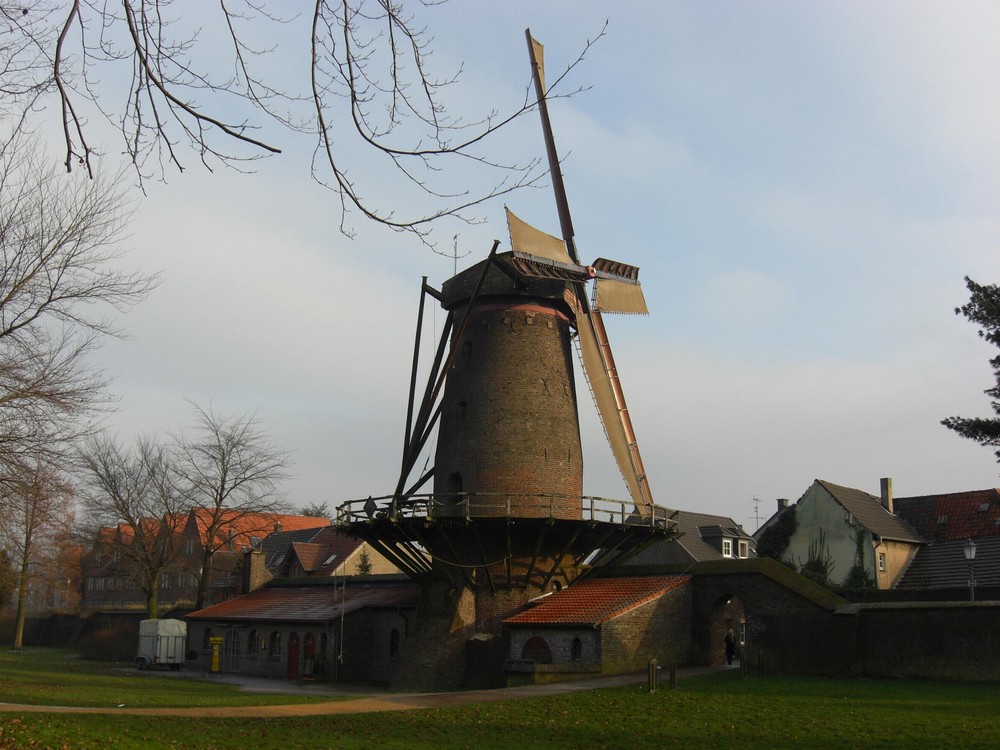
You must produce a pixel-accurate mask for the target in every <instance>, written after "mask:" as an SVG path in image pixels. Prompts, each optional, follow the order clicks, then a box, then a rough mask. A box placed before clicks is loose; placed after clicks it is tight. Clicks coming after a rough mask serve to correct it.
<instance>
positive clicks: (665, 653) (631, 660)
mask: <svg viewBox="0 0 1000 750" xmlns="http://www.w3.org/2000/svg"><path fill="white" fill-rule="evenodd" d="M692 591H693V587H692V586H691V585H690V584H687V585H685V586H682V587H681V588H679V589H675V590H674V591H671V592H668V593H667V594H665V595H664V596H661V597H660V598H659V599H656V600H654V601H652V602H648V603H647V604H644V605H642V606H641V607H637V608H636V609H634V610H632V611H631V612H627V613H625V614H623V615H620V616H619V617H616V618H614V619H613V620H610V621H608V622H606V623H604V625H602V626H601V666H602V671H603V672H605V673H606V674H618V673H624V672H639V671H642V670H644V669H645V668H646V666H647V664H648V662H649V660H650V659H656V660H657V661H658V662H659V663H660V664H669V663H670V662H677V663H679V664H686V663H687V662H688V661H690V654H691V628H690V622H691V607H692V601H693V597H692Z"/></svg>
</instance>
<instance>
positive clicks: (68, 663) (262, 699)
mask: <svg viewBox="0 0 1000 750" xmlns="http://www.w3.org/2000/svg"><path fill="white" fill-rule="evenodd" d="M329 700H332V698H331V697H330V696H313V695H308V694H303V693H296V694H289V695H281V694H270V693H241V692H239V690H238V689H237V688H236V687H235V686H234V685H225V684H220V683H214V682H208V681H204V680H191V679H183V677H181V676H176V675H168V674H165V673H161V672H138V671H136V670H135V668H134V667H133V666H132V665H130V664H115V663H108V662H91V661H86V660H84V659H79V658H77V657H76V655H75V654H73V652H71V651H63V650H59V649H41V648H38V649H36V648H31V649H25V650H24V651H20V652H13V651H0V702H4V703H25V704H30V705H38V706H107V707H110V706H117V705H119V704H122V703H124V704H125V705H127V706H129V707H130V708H146V707H150V706H172V707H173V706H178V707H181V706H187V707H194V706H260V705H272V704H281V703H307V702H315V701H329ZM0 747H3V746H2V745H0Z"/></svg>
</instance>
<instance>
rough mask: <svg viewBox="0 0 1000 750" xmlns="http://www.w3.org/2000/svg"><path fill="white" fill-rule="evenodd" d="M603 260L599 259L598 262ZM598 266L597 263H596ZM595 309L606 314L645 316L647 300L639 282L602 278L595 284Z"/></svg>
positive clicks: (598, 278)
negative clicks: (636, 314)
mask: <svg viewBox="0 0 1000 750" xmlns="http://www.w3.org/2000/svg"><path fill="white" fill-rule="evenodd" d="M600 260H602V259H601V258H598V261H600ZM595 265H596V263H595ZM594 286H595V292H594V309H595V310H603V311H604V312H616V313H639V314H642V315H645V314H646V313H648V312H649V310H648V309H647V308H646V298H645V297H644V296H643V294H642V287H641V286H639V283H638V282H632V281H623V280H621V279H605V278H601V277H600V276H598V277H597V279H596V280H595V282H594Z"/></svg>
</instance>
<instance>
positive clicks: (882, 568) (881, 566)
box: [878, 552, 885, 573]
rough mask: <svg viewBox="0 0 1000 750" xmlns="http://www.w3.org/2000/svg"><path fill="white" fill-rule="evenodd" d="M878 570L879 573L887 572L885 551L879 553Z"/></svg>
mask: <svg viewBox="0 0 1000 750" xmlns="http://www.w3.org/2000/svg"><path fill="white" fill-rule="evenodd" d="M878 570H879V573H885V552H879V553H878Z"/></svg>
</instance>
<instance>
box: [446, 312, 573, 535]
mask: <svg viewBox="0 0 1000 750" xmlns="http://www.w3.org/2000/svg"><path fill="white" fill-rule="evenodd" d="M517 301H518V300H516V299H515V300H514V301H513V302H512V304H513V303H514V302H517ZM456 475H457V476H460V477H461V491H462V492H466V493H487V494H488V495H492V494H494V493H495V494H496V495H497V496H496V497H484V496H479V497H474V498H472V502H473V504H474V505H475V506H476V510H475V511H474V513H478V514H480V515H482V514H496V515H502V514H503V513H504V512H506V500H507V498H505V497H502V496H503V495H505V494H507V493H510V494H511V498H510V502H512V503H513V504H514V506H513V509H512V514H513V515H515V516H523V517H538V516H540V515H548V513H549V507H548V498H550V497H554V498H556V515H557V516H558V517H561V518H579V517H581V515H582V513H581V508H580V496H581V495H582V494H583V455H582V450H581V447H580V431H579V425H578V421H577V404H576V390H575V385H574V378H573V359H572V353H571V348H570V331H569V324H568V323H567V321H566V320H565V318H564V317H561V316H557V315H556V314H555V310H554V308H553V309H552V311H551V314H548V313H546V312H543V311H539V310H517V309H507V310H503V309H500V310H497V309H489V310H486V311H481V312H473V314H472V319H471V321H470V324H469V326H468V328H467V329H466V332H465V335H464V338H463V340H462V342H461V343H459V344H458V356H457V357H456V359H455V363H454V366H453V367H452V370H451V372H450V373H449V374H448V380H447V385H446V387H445V394H444V398H443V400H442V411H441V424H440V433H439V437H438V444H437V455H436V458H435V478H434V491H435V493H438V494H439V495H440V496H442V497H445V496H446V494H447V493H450V492H453V491H455V490H456V487H455V486H454V485H453V484H452V481H453V480H452V477H453V476H456ZM535 493H537V496H535V497H528V498H525V497H520V496H522V495H524V494H528V495H534V494H535ZM540 497H544V498H545V500H544V503H543V505H542V507H541V508H540V507H539V499H540Z"/></svg>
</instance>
